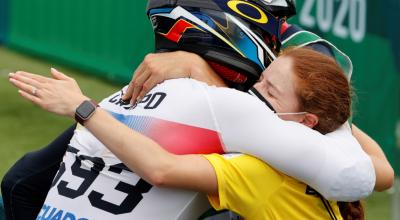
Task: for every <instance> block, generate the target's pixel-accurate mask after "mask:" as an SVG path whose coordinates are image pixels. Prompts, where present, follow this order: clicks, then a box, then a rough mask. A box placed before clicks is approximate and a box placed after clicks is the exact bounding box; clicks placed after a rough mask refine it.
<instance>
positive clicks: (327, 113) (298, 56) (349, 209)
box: [282, 48, 364, 220]
mask: <svg viewBox="0 0 400 220" xmlns="http://www.w3.org/2000/svg"><path fill="white" fill-rule="evenodd" d="M282 56H285V57H290V58H292V60H293V70H294V72H295V75H296V77H295V79H296V84H295V85H296V93H297V94H296V95H297V96H298V99H299V108H300V109H299V111H304V112H309V113H313V114H315V115H317V116H318V124H317V125H315V127H314V128H313V129H315V130H317V131H319V132H321V133H322V134H326V133H329V132H332V131H334V130H335V129H337V128H339V127H340V126H341V125H342V124H343V123H345V122H346V121H347V120H348V118H349V117H350V114H351V88H350V84H349V82H348V79H347V77H346V76H345V75H344V73H343V70H342V69H341V68H340V67H339V65H338V64H337V63H336V61H335V60H334V59H332V58H330V57H328V56H326V55H324V54H321V53H318V52H316V51H314V50H312V49H307V48H296V49H287V50H285V51H283V53H282ZM338 206H339V209H340V213H341V215H342V216H343V219H344V220H363V219H364V210H363V207H362V204H361V202H360V201H356V202H338Z"/></svg>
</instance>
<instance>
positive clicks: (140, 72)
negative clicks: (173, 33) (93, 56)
mask: <svg viewBox="0 0 400 220" xmlns="http://www.w3.org/2000/svg"><path fill="white" fill-rule="evenodd" d="M186 77H188V78H193V79H196V80H199V81H202V82H205V83H207V84H208V85H210V86H218V87H226V84H225V82H224V81H223V80H222V79H221V77H219V76H218V75H217V74H216V73H215V72H214V70H213V69H212V68H211V67H210V66H209V65H208V64H207V62H206V61H205V60H204V59H202V58H201V57H200V56H199V55H197V54H194V53H189V52H185V51H176V52H166V53H156V54H148V55H146V57H145V58H144V60H143V62H142V63H141V64H140V65H139V67H138V68H137V69H136V70H135V72H134V74H133V77H132V80H131V82H130V83H129V87H128V89H127V91H126V93H125V94H124V96H123V97H122V98H123V99H124V100H131V103H134V102H136V101H137V100H141V99H142V98H143V97H144V95H146V94H147V93H148V92H149V91H150V90H151V89H152V88H153V87H155V86H156V85H157V84H159V83H162V82H163V81H165V80H167V79H178V78H186Z"/></svg>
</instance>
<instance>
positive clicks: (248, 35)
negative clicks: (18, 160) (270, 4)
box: [44, 1, 369, 214]
mask: <svg viewBox="0 0 400 220" xmlns="http://www.w3.org/2000/svg"><path fill="white" fill-rule="evenodd" d="M178 2H179V1H178ZM181 2H183V1H181ZM187 2H195V1H187ZM221 2H222V1H215V2H214V3H215V4H217V5H218V4H219V3H221ZM254 2H259V1H254ZM260 2H262V1H260ZM182 4H183V3H182ZM215 4H214V5H215ZM244 5H247V4H244ZM242 6H243V5H242ZM247 6H248V5H247ZM253 6H255V5H253ZM219 7H222V6H219ZM232 7H233V6H232ZM245 7H246V6H245ZM249 7H252V6H249ZM160 9H162V8H155V9H154V10H156V11H153V12H150V13H149V14H150V15H151V16H153V18H155V17H156V16H159V17H162V16H163V17H166V18H168V16H169V18H171V19H172V20H173V19H177V18H180V17H177V16H184V15H188V16H189V17H190V18H193V19H194V20H196V21H197V23H195V24H186V25H193V26H196V27H186V26H184V25H185V22H182V23H183V30H189V31H188V32H184V33H185V37H186V38H185V37H183V36H180V35H179V34H176V33H177V32H171V33H173V34H171V35H168V32H160V34H164V37H165V38H166V37H171V38H172V39H175V40H176V39H180V37H182V40H187V41H188V42H190V40H191V39H193V38H196V37H195V36H197V35H198V34H199V33H197V34H193V31H196V30H197V29H201V30H202V31H200V32H205V33H204V37H205V38H210V37H211V36H213V38H215V42H216V45H217V46H216V47H218V48H220V49H222V50H225V49H226V46H225V47H223V46H221V43H220V42H221V41H223V42H224V40H223V39H225V40H226V39H229V40H231V39H230V38H229V37H233V36H234V35H228V34H227V33H218V31H212V32H214V33H213V34H215V35H216V36H218V38H217V37H215V36H214V35H209V33H207V32H206V31H207V28H206V27H207V26H208V27H210V26H209V25H207V23H206V22H205V21H207V22H210V23H211V24H212V23H213V24H214V25H216V24H219V25H221V24H224V23H221V22H220V21H219V20H220V19H221V17H218V16H216V15H214V14H212V13H214V12H215V11H214V10H213V9H210V8H206V9H205V13H200V12H199V10H193V11H190V9H193V7H190V6H184V5H183V6H182V5H179V6H178V7H174V8H172V9H171V8H170V9H167V8H166V9H165V10H164V11H162V10H160ZM195 9H196V8H195ZM230 9H232V8H230ZM253 9H254V8H253ZM259 9H260V8H259ZM157 10H158V11H157ZM168 10H169V11H168ZM232 11H233V12H235V11H234V10H233V9H232ZM187 12H191V13H187ZM201 12H204V11H201ZM207 12H209V13H208V14H207ZM239 12H240V13H243V12H242V11H239ZM253 12H254V11H253ZM257 12H259V11H257ZM231 13H232V12H231ZM240 13H236V14H235V15H236V16H238V17H235V16H232V15H230V16H227V17H226V21H227V23H225V24H232V23H228V22H233V23H235V24H239V25H242V26H239V28H238V29H228V28H227V27H228V26H227V25H225V26H223V27H225V29H227V30H228V31H237V30H239V32H238V33H239V34H243V36H244V38H243V39H244V40H243V41H238V39H232V40H233V42H234V43H235V45H236V46H235V47H231V50H234V51H236V53H239V52H240V51H241V47H240V46H243V45H242V44H241V43H243V44H244V45H248V47H252V48H253V50H252V51H255V52H256V54H247V56H249V57H250V56H252V59H248V60H250V62H247V61H246V62H240V61H237V63H239V64H240V65H236V67H235V65H232V66H229V68H227V67H226V64H225V63H224V65H221V66H222V69H224V68H227V69H229V70H231V71H232V72H234V73H233V74H235V75H236V76H237V73H238V72H239V69H240V70H241V69H244V70H247V69H249V70H248V71H246V72H245V73H246V74H247V73H249V74H248V75H242V76H241V77H243V76H244V77H245V78H244V79H241V80H239V81H235V80H232V79H236V78H232V77H230V74H227V75H226V76H225V77H224V78H227V79H228V80H229V79H230V81H231V83H232V86H234V87H236V88H239V89H242V90H245V89H246V88H248V87H249V85H251V83H250V82H251V81H253V83H254V82H255V79H254V73H256V70H257V68H259V69H260V68H261V69H262V68H265V67H266V66H268V64H269V63H270V62H271V60H272V59H274V53H273V52H272V50H273V49H269V48H268V47H267V46H266V44H265V43H264V41H263V40H264V39H263V40H261V39H262V37H266V36H267V37H268V35H271V33H270V32H271V31H265V30H268V28H270V27H268V28H267V27H265V26H263V24H262V23H261V24H257V22H255V21H253V22H249V20H250V21H251V20H252V19H249V18H255V16H254V17H250V16H249V15H248V16H247V17H245V16H244V17H243V16H242V18H241V21H242V22H237V21H239V18H240ZM249 13H250V12H249ZM263 13H264V14H265V15H266V16H267V14H268V13H267V12H263ZM264 14H263V15H264ZM205 15H207V16H209V17H208V20H207V16H205ZM228 15H229V14H228ZM245 15H246V14H245ZM174 16H175V17H174ZM159 17H158V18H155V20H154V21H153V25H155V28H158V27H159V28H163V27H164V28H165V27H166V25H168V24H165V23H163V24H160V23H161V22H160V18H159ZM210 17H211V18H212V19H210ZM196 18H197V19H196ZM200 18H201V19H200ZM222 18H223V17H222ZM184 20H185V19H184ZM268 20H269V21H271V24H280V23H279V21H276V20H275V21H276V22H274V16H271V17H268ZM214 21H217V23H215V22H214ZM243 23H246V24H248V26H243ZM204 24H205V25H204ZM158 25H160V26H158ZM172 27H177V28H182V26H180V25H177V26H172ZM229 27H230V26H229ZM250 27H251V28H254V29H257V30H264V32H261V33H265V36H263V35H260V34H257V33H256V32H257V31H255V32H252V31H251V30H252V29H250ZM211 29H212V28H211ZM211 29H210V30H211ZM223 29H224V28H220V30H219V31H222V30H223ZM278 30H279V29H278ZM178 33H179V31H178ZM275 33H277V32H275ZM191 34H192V35H191ZM200 34H201V33H200ZM223 34H225V37H224V36H223ZM167 35H168V36H167ZM176 36H177V37H176ZM220 36H222V37H220ZM273 36H274V35H271V36H270V38H271V42H274V40H273V39H272V38H273ZM174 37H175V38H174ZM191 37H193V38H191ZM167 39H168V38H167ZM239 40H240V39H239ZM172 42H173V41H172ZM182 42H184V41H182ZM175 43H177V42H175ZM191 43H192V44H193V41H192V42H191ZM224 43H226V42H224ZM231 44H233V43H231ZM228 45H229V44H228ZM205 46H206V45H202V47H205ZM248 47H246V46H243V47H242V50H243V48H244V49H246V48H248ZM254 48H257V49H256V50H254ZM276 48H278V46H276V47H275V48H274V49H275V50H276ZM158 49H160V51H161V50H162V49H163V48H158ZM179 49H185V48H180V47H178V48H175V49H174V48H170V47H167V46H166V47H165V50H166V51H171V50H179ZM186 50H188V51H190V50H189V49H187V48H186ZM244 51H245V50H244ZM244 51H242V52H241V53H242V54H240V53H239V54H240V55H244V54H245V53H244ZM193 52H196V51H193ZM218 52H219V51H218V50H217V51H211V53H207V51H206V52H204V53H203V54H201V55H202V56H204V57H205V58H206V59H207V58H208V59H210V60H211V61H214V62H215V63H216V64H219V63H218V62H220V61H218V60H217V59H218V58H219V57H220V56H222V55H223V53H218ZM271 52H272V53H271ZM199 53H200V52H199ZM210 54H211V55H210ZM242 57H243V56H242ZM239 58H241V57H240V56H237V54H236V55H234V56H233V58H232V59H231V60H235V59H239ZM214 59H215V60H217V61H215V60H214ZM224 60H225V59H224ZM243 66H245V68H243ZM215 68H218V67H215ZM240 73H241V74H243V73H242V72H240ZM252 74H253V75H252ZM241 77H239V78H241ZM246 77H247V78H246ZM243 82H245V83H243ZM246 82H249V84H246ZM152 95H154V94H152ZM162 97H163V95H162V94H157V96H156V97H155V98H154V97H153V96H149V97H148V99H147V100H145V99H143V100H142V103H146V106H147V104H149V103H147V102H150V101H156V102H155V103H150V104H149V105H148V108H150V109H152V107H154V106H153V105H152V104H156V103H158V102H157V100H159V99H161V98H162ZM157 98H158V99H157ZM113 100H114V99H113ZM114 104H116V105H119V106H122V107H124V108H128V106H127V105H125V104H124V103H123V102H121V101H120V100H118V99H117V100H115V103H114ZM67 136H68V135H67ZM244 145H245V144H244ZM64 146H65V145H64ZM204 146H206V145H204ZM70 153H77V152H70ZM86 156H88V155H86ZM82 158H84V159H85V158H86V160H88V161H91V160H92V159H93V160H95V161H96V160H97V158H88V157H85V156H84V155H82ZM82 158H79V159H82ZM100 161H101V160H100ZM92 162H93V161H92ZM77 163H79V162H77ZM70 165H71V167H72V168H74V167H75V168H74V169H78V168H79V166H78V165H77V164H75V162H73V163H72V164H70ZM99 166H100V167H97V168H99V169H100V168H101V167H102V166H103V165H102V164H101V163H100V165H99ZM103 168H104V167H103ZM103 168H102V169H103ZM62 169H63V166H61V170H60V171H62ZM93 169H94V170H96V169H95V168H93ZM109 169H110V171H111V172H112V173H113V172H114V171H118V172H119V173H124V172H125V171H126V169H123V167H122V168H121V167H110V168H109ZM72 172H73V173H74V171H72ZM76 172H77V173H80V174H78V175H84V173H85V172H83V171H81V170H79V169H78V170H77V171H76ZM60 173H61V172H59V174H60ZM95 173H96V172H95ZM60 175H61V174H60ZM60 175H58V176H56V180H57V181H58V180H59V179H57V178H59V176H60ZM294 176H295V175H294ZM93 178H94V179H95V178H96V176H92V179H89V180H87V179H85V181H84V183H85V186H84V187H87V183H88V182H89V183H90V181H91V180H93ZM86 180H87V181H86ZM57 181H55V182H57ZM59 182H60V183H62V184H61V186H60V187H61V188H62V189H66V190H65V192H64V193H65V194H68V195H69V196H72V197H76V196H77V195H79V193H82V192H81V191H82V190H83V189H85V188H83V189H81V188H80V187H79V188H78V189H75V190H71V188H68V186H67V185H68V182H66V181H59ZM367 182H368V181H367ZM122 185H123V184H122ZM137 185H138V187H139V189H138V190H139V192H142V193H143V192H146V191H147V190H150V189H149V186H148V185H146V184H145V183H143V181H139V182H138V184H137ZM364 186H365V185H364ZM120 187H123V186H119V187H118V189H117V191H121V190H122V188H120ZM134 188H135V187H134ZM150 188H151V187H150ZM366 188H368V186H367V187H366ZM68 189H69V190H68ZM57 190H58V186H57ZM86 190H87V189H86ZM74 191H75V192H74ZM76 191H78V192H76ZM366 191H369V189H367V190H366ZM366 191H364V193H365V192H366ZM357 193H361V194H363V192H357ZM94 195H97V196H95V197H93V198H96V199H95V200H96V201H98V203H97V206H102V207H103V208H104V207H106V208H109V209H117V210H113V211H112V212H121V211H120V210H119V209H120V208H121V206H124V205H125V204H127V203H121V204H120V206H117V207H116V206H115V203H112V202H110V201H105V200H103V199H102V198H101V196H100V194H98V193H97V194H96V193H94V194H93V196H94ZM168 195H169V194H168ZM178 195H179V193H178ZM99 196H100V197H99ZM77 197H79V196H77ZM139 197H140V196H139ZM126 198H131V197H126ZM123 201H125V200H123ZM91 202H92V201H91ZM125 202H126V201H125ZM128 202H129V201H128ZM133 204H135V203H133ZM53 208H54V207H53ZM122 208H125V207H122ZM46 210H47V213H51V212H53V210H54V209H52V207H49V206H47V207H46V206H44V211H46ZM56 211H57V210H54V212H56ZM58 211H60V210H58ZM61 211H62V210H61ZM125 211H126V210H125ZM146 213H147V211H146ZM161 213H162V212H161ZM148 214H150V213H148Z"/></svg>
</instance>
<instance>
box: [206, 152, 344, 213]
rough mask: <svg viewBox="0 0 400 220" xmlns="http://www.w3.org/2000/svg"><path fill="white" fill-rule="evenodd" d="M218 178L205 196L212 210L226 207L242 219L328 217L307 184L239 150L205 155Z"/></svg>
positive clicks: (335, 210) (336, 210)
mask: <svg viewBox="0 0 400 220" xmlns="http://www.w3.org/2000/svg"><path fill="white" fill-rule="evenodd" d="M205 157H206V158H207V160H208V161H209V162H210V163H211V164H212V166H213V167H214V169H215V172H216V174H217V179H218V195H209V196H208V199H209V201H210V203H211V205H212V206H213V207H214V208H215V209H216V210H222V209H229V210H231V211H234V212H236V213H237V214H239V215H241V216H242V217H244V218H245V219H250V220H258V219H274V220H275V219H276V220H292V219H307V220H309V219H321V220H322V219H324V220H329V219H332V218H331V217H330V215H329V212H328V211H327V209H326V208H325V206H324V203H323V202H322V200H321V199H320V197H318V196H317V195H310V194H307V193H306V191H307V185H306V184H304V183H302V182H300V181H298V180H295V179H293V178H291V177H289V176H286V175H285V174H283V173H281V172H279V171H277V170H275V169H273V168H272V167H270V166H269V165H267V164H266V163H264V162H262V161H260V160H258V159H257V158H254V157H251V156H248V155H243V154H228V155H219V154H211V155H205ZM329 204H330V206H331V207H332V210H333V213H334V214H335V216H336V219H338V220H339V219H340V220H342V217H341V215H340V212H339V207H338V206H337V203H336V202H330V203H329Z"/></svg>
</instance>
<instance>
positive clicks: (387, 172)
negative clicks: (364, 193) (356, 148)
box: [352, 124, 394, 191]
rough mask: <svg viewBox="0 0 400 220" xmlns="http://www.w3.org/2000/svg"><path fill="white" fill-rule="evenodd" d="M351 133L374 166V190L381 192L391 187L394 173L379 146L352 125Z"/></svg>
mask: <svg viewBox="0 0 400 220" xmlns="http://www.w3.org/2000/svg"><path fill="white" fill-rule="evenodd" d="M352 131H353V135H354V137H356V139H357V141H358V142H359V143H360V144H361V147H362V148H363V150H364V151H365V152H366V153H367V154H368V155H369V156H370V157H371V160H372V163H373V164H374V168H375V173H376V182H375V190H376V191H383V190H387V189H389V188H390V187H392V186H393V183H394V171H393V168H392V166H391V165H390V163H389V161H388V160H387V159H386V156H385V154H384V153H383V151H382V149H381V148H380V146H379V144H378V143H376V142H375V141H374V140H373V139H372V138H371V137H369V136H368V135H367V134H366V133H364V132H363V131H362V130H360V129H359V128H358V127H357V126H355V125H354V124H353V126H352Z"/></svg>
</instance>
